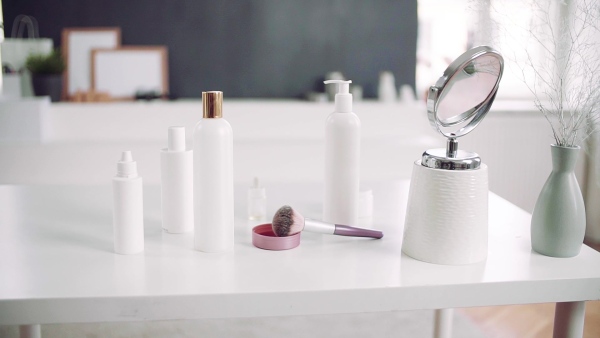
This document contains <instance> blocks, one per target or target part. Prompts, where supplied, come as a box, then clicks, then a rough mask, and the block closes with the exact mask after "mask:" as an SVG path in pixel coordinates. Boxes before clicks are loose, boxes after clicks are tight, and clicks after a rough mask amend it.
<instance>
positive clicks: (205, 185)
mask: <svg viewBox="0 0 600 338" xmlns="http://www.w3.org/2000/svg"><path fill="white" fill-rule="evenodd" d="M222 107H223V92H220V91H210V92H202V110H203V118H202V119H201V120H200V122H198V124H197V125H196V128H195V129H194V248H195V249H196V250H199V251H203V252H211V253H212V252H214V253H217V252H226V251H230V250H232V249H233V132H232V130H231V126H230V125H229V122H227V120H225V119H224V118H223V108H222Z"/></svg>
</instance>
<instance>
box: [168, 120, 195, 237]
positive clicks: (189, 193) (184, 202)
mask: <svg viewBox="0 0 600 338" xmlns="http://www.w3.org/2000/svg"><path fill="white" fill-rule="evenodd" d="M192 154H193V153H192V150H191V149H189V150H186V147H185V128H184V127H170V128H169V134H168V147H167V148H165V149H162V150H161V152H160V181H161V207H162V225H163V229H165V231H167V232H169V233H172V234H180V233H184V232H189V231H192V230H193V229H194V201H193V197H194V186H193V179H194V177H193V176H194V171H193V167H192V166H193V162H192V161H193V158H192V156H193V155H192Z"/></svg>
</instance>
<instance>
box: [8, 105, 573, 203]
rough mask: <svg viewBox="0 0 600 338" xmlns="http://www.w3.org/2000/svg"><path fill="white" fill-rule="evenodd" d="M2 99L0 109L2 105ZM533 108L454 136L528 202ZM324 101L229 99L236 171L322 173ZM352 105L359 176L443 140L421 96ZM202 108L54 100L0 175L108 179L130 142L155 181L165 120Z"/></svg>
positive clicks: (547, 164)
mask: <svg viewBox="0 0 600 338" xmlns="http://www.w3.org/2000/svg"><path fill="white" fill-rule="evenodd" d="M2 107H3V106H2V104H0V114H6V113H7V112H6V110H5V109H3V108H2ZM533 109H534V108H533V106H531V105H529V104H525V105H524V104H522V103H519V104H514V103H506V102H505V103H503V102H497V103H496V104H495V105H494V108H493V110H492V112H491V113H490V114H489V115H488V116H487V117H486V118H485V119H484V120H483V122H482V123H481V125H480V127H478V128H477V129H475V130H474V131H473V132H472V133H471V134H469V135H467V136H465V137H463V138H461V139H459V147H460V148H463V149H468V150H470V151H475V152H478V153H479V154H480V156H481V158H482V160H483V161H484V162H485V163H487V164H488V166H489V170H490V189H491V190H492V191H494V192H496V193H497V194H499V195H500V196H502V197H504V198H507V199H508V200H510V201H511V202H513V203H515V204H516V205H518V206H520V207H521V208H523V209H525V210H527V211H532V209H533V206H534V204H535V200H536V199H537V195H538V193H539V191H540V190H541V187H542V185H543V184H544V182H545V180H546V178H547V177H548V175H549V173H550V171H551V161H550V150H549V145H550V144H551V143H552V137H551V131H550V128H549V126H548V124H547V122H546V121H545V119H544V118H543V117H542V116H541V114H539V113H537V112H535V111H533ZM332 110H333V105H332V104H331V103H310V102H302V101H285V100H260V101H253V100H227V101H226V102H225V104H224V116H225V118H226V119H227V120H228V121H229V122H230V123H231V125H232V127H233V130H234V156H235V159H234V161H235V180H236V181H237V182H248V184H250V182H251V180H252V178H253V177H254V176H258V177H259V178H261V179H262V180H265V181H282V180H307V179H308V180H315V181H317V180H320V179H321V178H322V175H323V138H324V121H325V118H326V117H327V115H328V114H329V113H330V112H331V111H332ZM354 110H355V111H356V112H357V114H358V115H359V117H360V119H361V123H362V136H363V137H362V149H361V150H362V156H361V178H362V180H363V181H374V180H389V179H398V178H406V179H408V178H410V175H411V171H412V163H413V162H414V161H415V160H416V159H418V158H420V155H421V153H422V152H423V151H424V150H426V149H428V148H432V147H436V148H437V147H444V146H445V140H444V139H443V137H442V136H441V135H438V134H437V133H436V132H435V131H433V130H432V129H431V127H430V126H429V123H428V121H427V116H426V112H425V107H424V106H422V105H419V104H414V105H411V104H384V103H378V102H372V101H365V102H357V103H355V105H354ZM201 111H202V106H201V102H200V101H197V100H189V101H176V102H158V101H157V102H124V103H94V104H74V103H59V104H52V105H51V106H50V109H49V111H48V112H46V115H44V119H45V122H44V123H45V124H44V131H43V134H44V135H45V136H44V139H43V140H42V141H41V142H32V141H31V140H29V141H23V140H21V141H18V140H15V141H10V140H6V139H4V140H2V141H0V183H2V184H31V183H34V184H108V183H109V182H110V180H111V178H112V176H114V174H115V169H116V161H117V160H118V159H119V156H120V152H121V151H122V150H132V151H133V155H134V158H135V159H137V161H138V166H139V171H140V174H141V175H142V176H143V177H144V180H145V183H146V184H159V183H160V182H159V177H160V173H159V149H161V148H164V147H165V146H166V137H167V128H168V127H169V126H172V125H183V126H185V127H186V131H187V134H188V144H189V143H190V142H191V134H192V131H193V128H194V125H195V123H196V122H197V121H198V120H199V118H200V117H201ZM27 123H31V122H30V121H29V122H27ZM24 127H25V126H24ZM13 128H14V127H13ZM581 158H582V159H583V158H584V156H581ZM296 166H302V167H303V168H305V170H304V171H303V174H302V176H293V177H290V175H289V174H288V171H289V170H288V169H289V168H292V167H296ZM580 172H581V173H582V175H583V168H581V169H580ZM581 177H583V176H581Z"/></svg>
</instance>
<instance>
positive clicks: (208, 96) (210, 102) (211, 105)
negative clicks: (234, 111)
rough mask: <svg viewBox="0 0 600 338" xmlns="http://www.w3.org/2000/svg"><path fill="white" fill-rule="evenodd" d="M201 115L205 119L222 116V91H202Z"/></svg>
mask: <svg viewBox="0 0 600 338" xmlns="http://www.w3.org/2000/svg"><path fill="white" fill-rule="evenodd" d="M202 117H204V118H205V119H214V118H221V117H223V92H219V91H210V92H202Z"/></svg>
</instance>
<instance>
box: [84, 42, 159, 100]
mask: <svg viewBox="0 0 600 338" xmlns="http://www.w3.org/2000/svg"><path fill="white" fill-rule="evenodd" d="M168 79H169V75H168V53H167V47H166V46H126V47H120V48H115V49H94V50H92V90H94V91H96V92H102V93H108V94H109V95H110V97H111V99H116V100H120V99H121V100H122V99H125V100H126V99H132V98H135V96H136V93H138V92H145V93H148V92H152V93H155V94H159V95H160V96H161V97H165V96H166V95H167V94H168V93H169V82H168Z"/></svg>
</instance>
